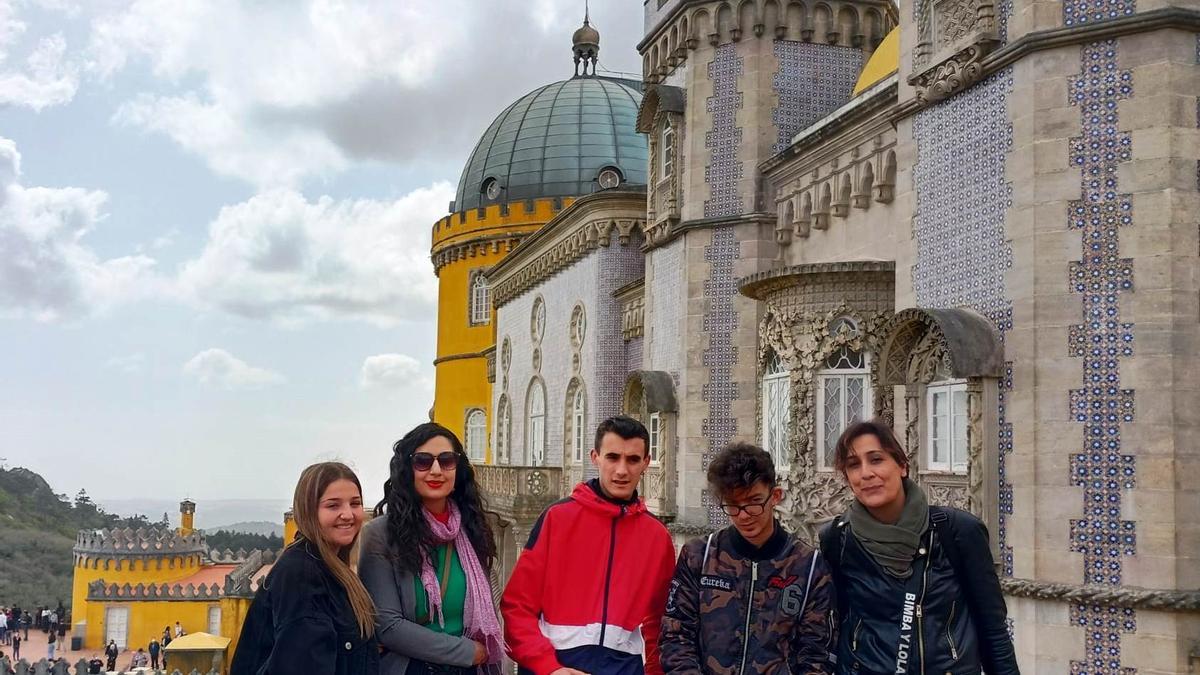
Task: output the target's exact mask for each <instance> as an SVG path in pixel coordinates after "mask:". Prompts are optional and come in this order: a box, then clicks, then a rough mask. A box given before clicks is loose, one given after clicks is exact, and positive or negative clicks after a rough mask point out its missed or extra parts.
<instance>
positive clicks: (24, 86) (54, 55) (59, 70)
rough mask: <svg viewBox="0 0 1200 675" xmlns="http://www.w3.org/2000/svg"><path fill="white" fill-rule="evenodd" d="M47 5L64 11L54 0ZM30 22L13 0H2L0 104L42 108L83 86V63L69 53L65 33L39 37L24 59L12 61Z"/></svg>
mask: <svg viewBox="0 0 1200 675" xmlns="http://www.w3.org/2000/svg"><path fill="white" fill-rule="evenodd" d="M43 8H44V9H50V10H60V11H64V10H65V8H60V7H57V6H55V5H53V4H51V5H45V4H43ZM28 28H29V26H28V24H26V23H25V22H24V21H22V20H21V19H20V17H19V16H18V15H17V7H16V4H15V3H14V2H12V1H11V0H0V108H3V107H5V106H19V107H23V108H30V109H32V110H35V111H40V110H42V109H44V108H48V107H50V106H55V105H61V104H63V103H67V102H68V101H70V100H71V99H73V98H74V97H75V92H76V91H77V90H78V89H79V65H78V64H77V63H76V62H75V61H74V60H72V59H69V58H68V57H67V42H66V39H65V38H63V36H62V34H61V33H55V34H53V35H49V36H45V37H42V38H41V39H39V40H38V41H37V42H36V43H35V44H34V46H33V48H32V49H31V50H30V52H29V54H28V55H26V56H25V58H24V63H23V64H19V65H12V64H11V60H10V59H9V57H10V56H11V54H10V52H11V51H12V49H13V48H14V47H15V46H16V45H17V43H18V41H19V40H20V39H21V38H22V37H23V36H24V35H25V33H26V31H27V30H28Z"/></svg>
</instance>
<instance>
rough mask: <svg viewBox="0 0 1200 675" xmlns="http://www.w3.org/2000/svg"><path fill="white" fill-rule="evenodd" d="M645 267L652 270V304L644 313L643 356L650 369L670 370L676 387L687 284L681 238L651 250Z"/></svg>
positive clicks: (650, 299)
mask: <svg viewBox="0 0 1200 675" xmlns="http://www.w3.org/2000/svg"><path fill="white" fill-rule="evenodd" d="M648 256H649V258H648V260H647V265H646V266H647V267H648V268H650V269H652V270H653V275H652V276H651V280H650V283H649V284H647V286H648V293H649V295H648V300H649V301H650V303H651V306H650V307H649V308H648V309H649V311H648V312H647V313H646V321H647V322H648V324H649V325H648V326H647V327H648V328H649V331H648V332H647V335H646V337H647V338H648V339H649V341H650V343H649V348H648V349H647V350H646V357H647V359H648V360H649V366H648V368H649V369H650V370H662V371H666V372H668V373H671V377H672V379H674V380H675V384H676V386H678V385H679V372H680V369H681V368H682V367H683V334H682V331H683V311H684V308H685V307H686V306H687V301H686V300H685V298H684V297H683V292H684V289H685V288H686V283H685V281H684V269H683V264H684V263H683V237H680V238H678V239H676V240H675V241H672V242H671V243H669V244H667V245H666V246H660V247H658V248H656V249H652V250H651V251H650V253H649V254H648Z"/></svg>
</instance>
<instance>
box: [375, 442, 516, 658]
mask: <svg viewBox="0 0 1200 675" xmlns="http://www.w3.org/2000/svg"><path fill="white" fill-rule="evenodd" d="M383 490H384V499H383V501H381V502H380V503H379V505H378V506H376V507H375V518H374V519H373V520H372V521H371V522H370V523H368V524H367V526H366V527H365V528H363V535H362V556H361V559H360V561H359V570H358V571H359V575H360V576H361V577H362V580H363V585H365V586H366V588H367V591H368V592H369V593H370V594H371V597H372V598H373V599H374V601H375V606H376V608H377V614H376V623H375V626H376V635H377V636H378V639H379V642H380V644H381V645H382V646H383V649H384V653H383V660H382V663H381V668H380V672H381V673H382V674H383V675H433V674H435V673H436V674H438V675H443V674H446V675H458V674H465V673H467V672H469V671H470V670H473V669H474V668H475V667H477V666H478V667H479V668H480V671H481V672H492V673H499V671H500V662H501V659H502V658H503V655H504V647H503V642H502V639H501V635H502V634H501V631H500V625H499V621H498V620H497V617H496V607H495V603H494V601H493V595H492V584H491V580H490V575H491V570H492V564H493V562H494V561H495V558H496V544H495V540H494V539H493V537H492V530H491V527H490V526H489V525H488V522H487V520H486V519H485V518H484V507H483V498H482V497H481V495H480V492H479V487H478V485H477V484H476V483H475V470H474V469H473V468H472V467H471V463H470V461H468V459H467V456H466V455H465V454H464V453H463V447H462V443H461V442H459V440H458V438H457V437H456V436H455V435H454V433H453V432H451V431H450V430H449V429H447V428H445V427H443V426H441V425H439V424H434V423H432V422H429V423H426V424H421V425H419V426H418V427H417V428H415V429H413V430H412V431H410V432H408V433H407V434H405V436H404V438H401V439H400V440H399V441H397V442H396V444H395V446H393V447H392V461H391V478H389V479H388V480H387V482H386V483H384V486H383Z"/></svg>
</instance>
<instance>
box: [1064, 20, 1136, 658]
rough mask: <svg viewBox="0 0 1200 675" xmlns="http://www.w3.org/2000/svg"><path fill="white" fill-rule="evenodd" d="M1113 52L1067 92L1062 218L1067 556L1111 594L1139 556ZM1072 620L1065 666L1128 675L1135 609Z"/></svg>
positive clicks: (1074, 610)
mask: <svg viewBox="0 0 1200 675" xmlns="http://www.w3.org/2000/svg"><path fill="white" fill-rule="evenodd" d="M1080 5H1082V7H1080ZM1084 8H1086V10H1087V11H1086V12H1084ZM1063 11H1064V19H1065V20H1072V19H1073V20H1075V21H1077V22H1083V21H1086V20H1090V17H1097V19H1099V17H1108V16H1115V15H1119V14H1122V13H1124V14H1128V13H1132V11H1133V4H1132V1H1131V0H1128V1H1123V2H1109V3H1106V2H1094V1H1093V2H1091V3H1087V2H1070V3H1067V5H1066V6H1065V7H1064V10H1063ZM1080 17H1086V18H1082V19H1081V18H1080ZM1117 52H1118V45H1117V41H1116V40H1107V41H1103V42H1095V43H1091V44H1088V45H1085V46H1084V47H1083V48H1082V50H1081V62H1082V72H1080V73H1079V75H1078V76H1077V77H1075V78H1074V79H1073V80H1072V81H1071V83H1070V90H1069V96H1070V104H1071V105H1072V106H1075V107H1077V108H1078V109H1079V114H1080V123H1081V125H1080V127H1081V128H1080V134H1079V136H1077V137H1075V138H1072V139H1071V142H1070V150H1069V152H1070V161H1071V165H1072V166H1074V167H1077V168H1078V169H1079V170H1080V171H1081V174H1082V184H1081V186H1080V187H1081V198H1080V199H1079V200H1077V201H1073V202H1071V204H1070V208H1069V212H1068V214H1067V226H1068V227H1069V228H1070V229H1072V230H1076V231H1078V232H1080V234H1081V235H1082V236H1081V239H1082V244H1083V251H1082V257H1081V258H1080V259H1079V260H1075V261H1071V262H1070V263H1069V266H1068V270H1067V274H1068V285H1069V287H1070V290H1071V292H1072V293H1073V294H1076V295H1078V296H1079V297H1080V300H1081V302H1082V309H1083V312H1082V315H1083V323H1080V324H1077V325H1073V326H1071V327H1070V329H1069V333H1068V342H1069V344H1068V346H1067V348H1068V353H1069V354H1070V356H1071V357H1073V358H1078V359H1081V360H1082V373H1081V374H1082V377H1081V380H1080V386H1079V388H1077V389H1072V390H1071V392H1070V396H1069V401H1068V405H1069V406H1070V411H1071V417H1072V419H1073V420H1074V421H1075V422H1077V423H1079V424H1082V425H1083V428H1084V434H1083V439H1084V447H1083V448H1081V451H1080V452H1079V453H1077V454H1073V455H1072V456H1071V484H1072V485H1075V486H1077V487H1080V488H1083V495H1084V503H1083V513H1082V517H1080V518H1076V519H1072V520H1071V550H1072V551H1076V552H1079V553H1082V554H1083V564H1084V569H1083V580H1084V582H1085V583H1089V584H1103V585H1113V586H1119V585H1121V573H1122V568H1123V565H1124V559H1125V558H1126V557H1127V556H1131V555H1134V554H1135V553H1136V550H1137V538H1136V525H1135V523H1134V522H1133V521H1129V520H1123V519H1122V517H1121V511H1122V508H1121V507H1122V497H1123V495H1124V493H1125V491H1127V490H1131V489H1133V488H1134V487H1135V486H1136V477H1137V471H1136V463H1135V458H1134V454H1133V453H1132V451H1131V449H1130V448H1128V447H1125V446H1123V445H1122V443H1121V430H1122V426H1123V425H1125V424H1128V423H1131V422H1133V419H1134V407H1135V406H1134V391H1133V390H1132V389H1125V388H1122V386H1121V363H1122V361H1124V360H1125V359H1127V358H1129V357H1131V356H1133V348H1134V332H1133V324H1132V323H1129V322H1126V321H1122V316H1121V296H1122V295H1124V294H1126V293H1129V292H1131V291H1132V290H1133V261H1132V260H1130V259H1128V258H1121V257H1120V241H1121V235H1120V233H1121V229H1122V228H1127V227H1130V226H1132V225H1133V203H1132V199H1131V198H1130V196H1129V195H1128V194H1122V193H1121V191H1120V186H1119V185H1118V180H1117V167H1118V165H1119V164H1121V163H1122V162H1126V161H1129V159H1130V156H1131V151H1132V147H1131V141H1130V134H1129V132H1123V131H1121V130H1120V121H1119V109H1120V101H1122V100H1125V99H1128V98H1130V97H1131V96H1132V95H1133V74H1132V73H1131V72H1130V71H1127V70H1121V69H1120V67H1119V66H1118V56H1117ZM1071 620H1072V622H1074V623H1075V624H1076V625H1078V626H1079V627H1080V628H1081V629H1082V630H1083V631H1084V637H1085V657H1084V659H1083V660H1082V661H1072V662H1071V672H1072V673H1073V674H1080V675H1082V674H1083V673H1089V674H1094V673H1106V674H1107V673H1112V674H1125V673H1131V672H1134V670H1135V669H1133V668H1130V667H1126V666H1125V665H1123V663H1122V660H1121V634H1123V633H1133V632H1135V631H1136V629H1137V619H1136V615H1135V612H1134V611H1133V610H1132V609H1127V608H1113V607H1102V606H1091V605H1074V606H1072V607H1071Z"/></svg>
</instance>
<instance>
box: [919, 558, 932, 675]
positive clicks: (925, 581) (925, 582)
mask: <svg viewBox="0 0 1200 675" xmlns="http://www.w3.org/2000/svg"><path fill="white" fill-rule="evenodd" d="M929 544H930V551H931V553H930V554H929V555H930V557H932V556H933V553H932V548H933V541H932V539H931V540H930V542H929ZM931 563H932V560H926V561H925V571H924V572H922V573H921V600H920V601H919V602H918V603H917V644H918V646H919V647H920V649H921V675H925V622H924V621H923V620H922V618H921V617H923V616H924V615H925V610H924V609H923V608H922V606H923V605H924V604H925V590H926V589H927V588H928V587H929V566H930V564H931Z"/></svg>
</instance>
